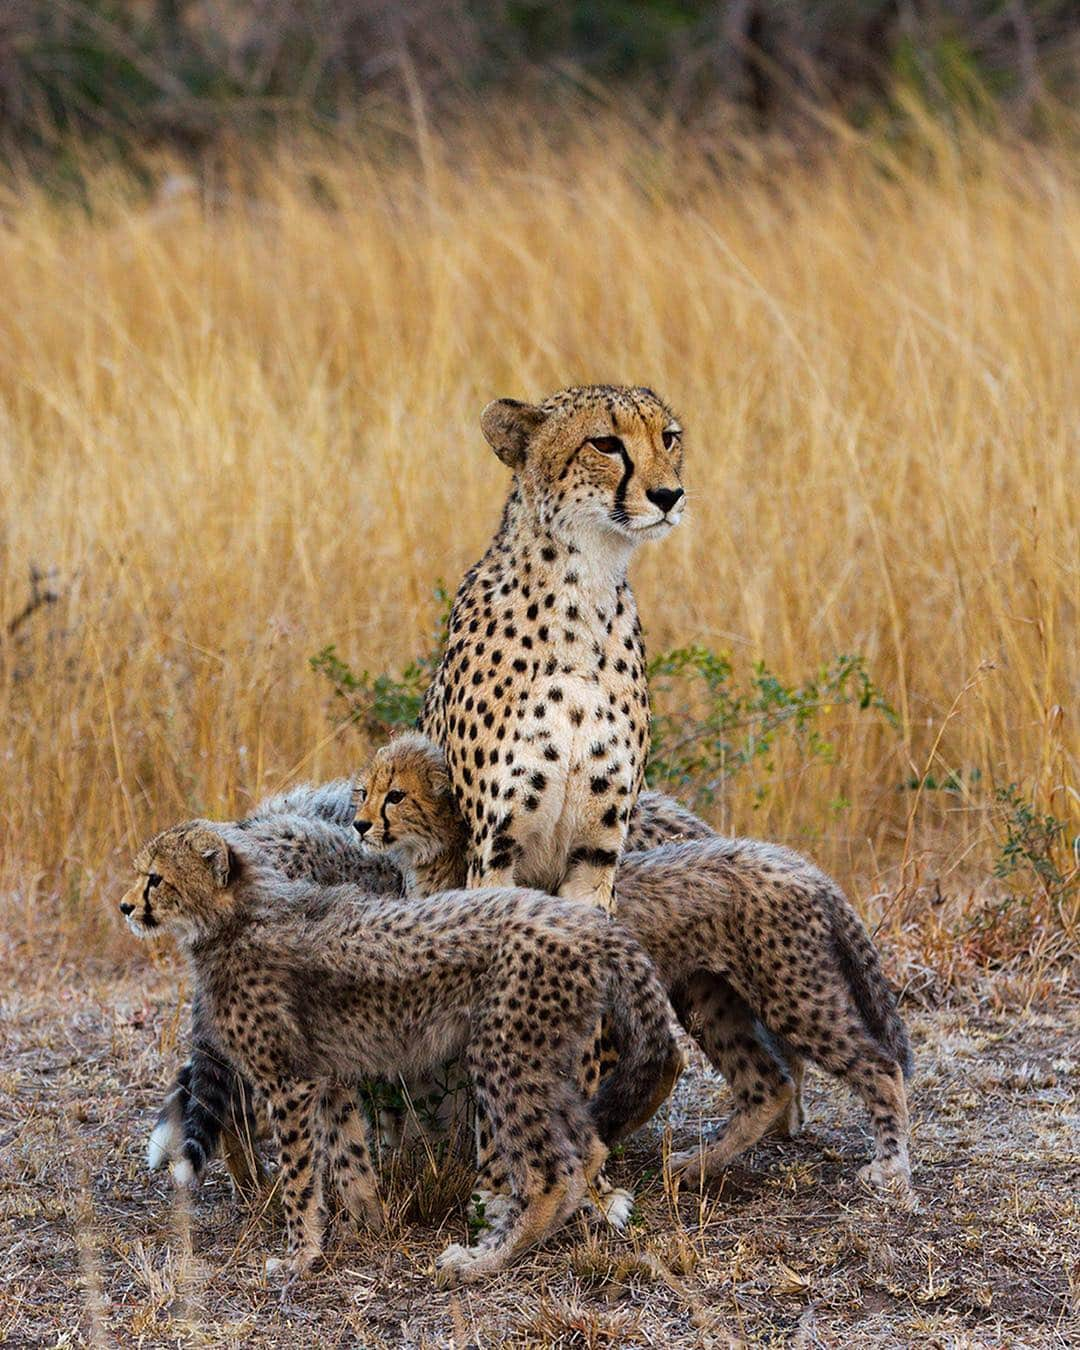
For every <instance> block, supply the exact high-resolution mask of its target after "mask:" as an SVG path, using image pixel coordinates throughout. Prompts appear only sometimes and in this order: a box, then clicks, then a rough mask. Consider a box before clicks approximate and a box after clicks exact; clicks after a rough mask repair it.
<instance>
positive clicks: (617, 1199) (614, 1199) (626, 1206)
mask: <svg viewBox="0 0 1080 1350" xmlns="http://www.w3.org/2000/svg"><path fill="white" fill-rule="evenodd" d="M596 1208H597V1211H598V1212H599V1214H600V1215H601V1217H602V1218H603V1219H604V1220H605V1222H606V1223H608V1224H609V1225H610V1226H611V1227H612V1228H614V1229H615V1231H616V1233H622V1232H623V1231H625V1229H626V1225H627V1224H628V1223H629V1222H630V1217H631V1215H632V1214H633V1212H634V1193H633V1191H627V1190H624V1189H623V1188H622V1187H621V1186H613V1187H612V1188H611V1190H610V1191H605V1192H603V1194H601V1195H598V1196H597V1197H596Z"/></svg>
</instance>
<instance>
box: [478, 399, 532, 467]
mask: <svg viewBox="0 0 1080 1350" xmlns="http://www.w3.org/2000/svg"><path fill="white" fill-rule="evenodd" d="M545 418H546V414H545V413H543V412H541V411H540V409H539V408H537V407H535V406H534V405H533V404H531V403H519V402H518V400H517V399H516V398H497V399H496V400H495V402H494V403H489V404H488V405H487V407H486V408H485V409H484V411H483V412H482V413H481V414H480V430H481V431H482V432H483V433H484V435H485V436H486V437H487V441H488V444H489V445H490V446H491V448H492V450H494V451H495V453H496V454H497V455H498V456H499V458H500V459H501V460H502V462H503V463H504V464H507V465H509V466H510V468H511V469H520V468H521V467H522V465H523V464H524V463H525V458H526V455H527V454H528V449H529V442H530V441H531V440H532V438H533V436H534V435H535V434H536V432H537V430H538V428H539V427H541V426H542V425H543V423H544V421H545Z"/></svg>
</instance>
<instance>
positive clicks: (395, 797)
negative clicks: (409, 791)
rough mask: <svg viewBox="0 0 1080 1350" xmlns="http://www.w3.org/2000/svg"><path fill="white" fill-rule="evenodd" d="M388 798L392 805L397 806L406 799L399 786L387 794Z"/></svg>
mask: <svg viewBox="0 0 1080 1350" xmlns="http://www.w3.org/2000/svg"><path fill="white" fill-rule="evenodd" d="M386 800H387V801H388V802H389V803H390V805H391V806H397V804H398V803H399V802H403V801H404V800H405V794H404V792H402V791H400V790H399V789H398V788H395V789H394V790H393V792H388V793H387V794H386Z"/></svg>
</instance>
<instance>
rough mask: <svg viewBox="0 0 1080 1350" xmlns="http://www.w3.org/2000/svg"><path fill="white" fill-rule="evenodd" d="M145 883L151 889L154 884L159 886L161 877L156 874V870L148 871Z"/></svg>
mask: <svg viewBox="0 0 1080 1350" xmlns="http://www.w3.org/2000/svg"><path fill="white" fill-rule="evenodd" d="M146 884H147V886H149V887H150V888H151V889H152V888H153V887H154V886H160V885H161V878H160V877H159V876H158V874H157V873H156V872H150V873H148V874H147V877H146Z"/></svg>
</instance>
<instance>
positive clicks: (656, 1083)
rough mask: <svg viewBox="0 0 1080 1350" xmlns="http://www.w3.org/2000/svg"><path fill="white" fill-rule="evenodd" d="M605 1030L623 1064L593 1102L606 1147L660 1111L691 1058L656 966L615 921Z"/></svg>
mask: <svg viewBox="0 0 1080 1350" xmlns="http://www.w3.org/2000/svg"><path fill="white" fill-rule="evenodd" d="M607 955H608V964H607V981H608V983H607V991H606V993H607V998H606V1003H605V1007H604V1015H605V1021H604V1026H605V1031H606V1033H607V1035H608V1037H609V1038H610V1040H611V1043H612V1048H613V1049H614V1050H615V1052H616V1053H617V1055H618V1060H617V1062H616V1063H615V1065H614V1067H613V1068H612V1069H611V1071H610V1072H609V1073H608V1074H607V1075H606V1076H605V1077H604V1078H603V1079H602V1080H601V1082H600V1086H599V1088H598V1089H597V1093H596V1096H595V1097H594V1098H593V1099H592V1101H591V1102H590V1110H591V1111H592V1116H593V1120H594V1122H595V1124H596V1129H597V1133H598V1134H599V1135H600V1138H601V1139H602V1140H603V1141H604V1143H605V1144H612V1143H615V1141H616V1140H618V1139H622V1138H624V1137H625V1136H626V1135H628V1134H633V1132H634V1131H635V1130H636V1129H638V1127H639V1126H641V1125H644V1123H645V1122H646V1121H647V1120H648V1119H649V1117H650V1116H652V1115H653V1114H654V1113H655V1111H656V1110H657V1109H658V1108H659V1106H660V1105H661V1103H662V1102H663V1101H664V1099H665V1098H666V1097H667V1096H668V1094H669V1093H670V1092H671V1089H672V1088H673V1087H674V1086H675V1084H676V1082H677V1081H678V1078H679V1075H680V1074H681V1073H682V1071H683V1069H684V1068H685V1067H686V1059H685V1057H684V1055H683V1053H682V1051H681V1050H680V1049H679V1047H678V1044H677V1043H676V1041H675V1037H674V1036H673V1034H672V1031H671V1009H670V1006H669V1004H668V1000H667V995H666V994H665V993H664V990H663V988H662V987H661V985H660V982H659V981H658V980H657V978H656V972H655V971H654V970H653V968H652V963H651V961H650V960H649V958H648V957H647V956H646V954H645V953H644V951H642V949H641V948H640V947H639V946H638V944H637V943H636V942H635V941H634V939H633V938H632V937H631V936H630V934H629V933H627V932H626V931H625V930H624V929H622V928H620V927H618V925H617V924H615V923H612V924H611V927H610V935H609V937H608V941H607Z"/></svg>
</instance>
